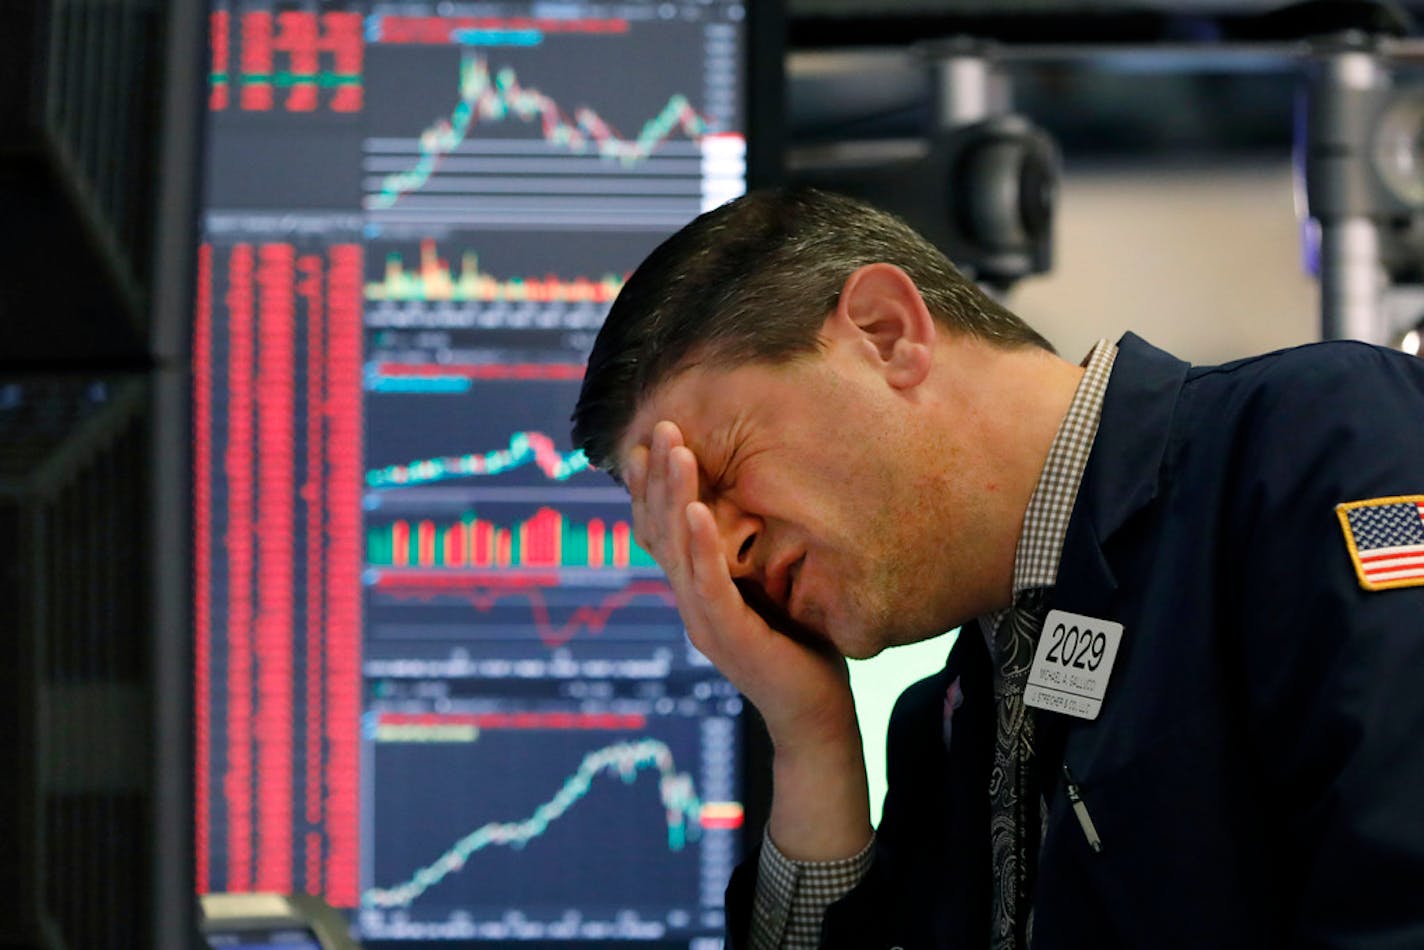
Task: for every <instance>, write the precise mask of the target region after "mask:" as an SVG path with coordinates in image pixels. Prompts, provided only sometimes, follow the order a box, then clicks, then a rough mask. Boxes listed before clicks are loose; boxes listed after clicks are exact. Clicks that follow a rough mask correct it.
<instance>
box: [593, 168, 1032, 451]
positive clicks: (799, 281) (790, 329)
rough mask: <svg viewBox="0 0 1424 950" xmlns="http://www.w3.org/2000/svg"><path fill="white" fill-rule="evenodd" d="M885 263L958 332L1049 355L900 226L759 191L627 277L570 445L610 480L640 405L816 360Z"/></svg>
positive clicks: (799, 195)
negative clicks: (689, 380)
mask: <svg viewBox="0 0 1424 950" xmlns="http://www.w3.org/2000/svg"><path fill="white" fill-rule="evenodd" d="M880 262H885V263H890V264H894V265H896V266H897V267H899V268H900V269H901V270H903V271H905V273H906V274H908V275H909V276H910V278H911V279H912V280H913V281H914V282H915V286H916V287H917V288H918V289H919V291H920V294H921V296H922V297H923V298H924V301H925V305H926V306H927V307H928V309H929V311H930V313H931V314H932V315H933V316H934V317H935V319H936V320H938V321H939V322H940V323H942V324H944V325H946V326H948V327H950V328H951V329H954V330H958V331H961V332H964V333H968V334H972V335H973V336H976V337H979V338H981V339H984V340H987V341H989V342H992V343H995V344H997V345H1001V346H1005V347H1015V346H1038V347H1042V348H1044V349H1052V348H1051V347H1050V346H1049V344H1048V343H1047V341H1045V340H1044V339H1043V337H1041V336H1039V334H1038V333H1036V332H1035V331H1034V330H1033V329H1032V328H1031V327H1029V326H1028V325H1027V324H1026V323H1024V322H1023V321H1022V320H1021V319H1019V318H1018V317H1017V316H1015V315H1014V314H1013V313H1011V312H1010V311H1008V310H1007V309H1005V308H1004V307H1003V306H1001V305H1000V304H999V303H998V302H996V301H995V300H994V299H993V298H992V297H990V296H989V295H988V294H986V293H985V292H984V291H983V290H981V289H980V288H979V287H978V286H977V285H976V284H975V283H974V282H973V281H971V280H968V279H967V278H965V277H964V276H963V275H962V274H960V273H959V271H958V270H957V269H955V267H954V265H953V264H951V263H950V262H949V259H948V258H946V257H945V256H944V255H943V254H942V253H940V251H939V250H938V249H937V248H936V247H935V246H934V245H933V244H931V243H930V242H929V241H927V240H925V239H924V238H923V237H921V236H920V235H919V234H918V233H917V232H916V231H915V230H914V229H913V228H911V227H910V226H909V225H908V224H906V223H905V222H904V221H902V220H900V219H899V218H897V217H895V216H894V215H892V214H889V213H887V212H884V211H881V210H879V209H877V208H873V207H871V206H870V205H867V204H864V203H863V202H860V201H856V200H854V199H851V198H847V197H844V196H842V195H836V194H832V193H830V192H825V191H819V190H816V189H811V188H795V189H769V190H762V191H754V192H750V193H748V194H746V195H744V196H742V197H741V198H738V199H737V200H735V201H731V202H728V203H727V204H725V205H722V206H721V207H720V208H716V209H714V210H712V211H708V212H706V213H704V214H702V215H700V216H698V217H697V218H696V219H694V220H693V221H692V222H691V223H690V224H688V225H687V226H685V227H684V228H682V230H680V231H678V232H677V233H676V234H674V235H673V236H672V237H670V238H668V239H667V240H666V241H664V242H663V243H662V244H661V245H659V246H658V247H657V248H656V249H655V250H654V251H653V252H652V254H650V255H648V258H647V259H646V260H645V261H643V263H642V264H641V265H639V267H638V269H637V270H636V271H635V272H634V273H633V275H632V276H631V277H630V278H629V279H628V282H627V283H626V284H625V285H624V287H623V289H622V291H621V292H620V293H619V295H618V299H617V300H615V301H614V303H613V307H612V309H611V310H610V312H609V314H608V319H607V320H606V321H605V322H604V324H603V328H602V330H600V331H599V334H598V338H597V340H596V341H595V342H594V345H593V353H592V355H591V356H590V357H589V361H588V371H587V373H586V374H585V376H584V381H583V388H582V391H581V392H580V393H579V400H578V405H577V407H576V408H575V409H574V413H573V441H574V444H575V445H576V446H578V447H579V448H582V449H583V450H584V452H585V453H586V454H587V455H588V457H589V460H590V461H591V462H592V463H593V464H594V465H596V466H598V467H599V468H609V469H611V468H612V465H613V463H614V461H615V458H614V455H615V453H616V451H617V448H618V443H619V442H620V440H621V439H622V437H623V434H624V432H625V431H626V430H627V427H628V426H629V425H630V424H631V423H632V420H633V417H634V415H636V413H637V410H638V407H639V405H640V404H641V402H642V400H643V399H644V397H646V396H647V394H648V393H649V392H651V391H652V389H653V388H655V387H656V386H658V385H660V384H661V383H663V382H665V381H667V379H668V378H670V377H671V376H672V375H673V374H675V373H676V372H677V371H678V370H679V369H680V368H682V367H683V366H685V365H686V364H687V363H689V362H690V361H691V360H692V359H694V358H695V359H696V360H698V361H699V362H702V363H704V364H710V365H715V366H731V365H736V364H738V363H743V362H748V361H765V362H772V363H775V362H785V361H787V360H790V359H793V358H795V357H797V356H801V355H804V354H807V353H811V352H814V351H815V350H816V348H817V346H818V339H819V331H820V329H821V327H822V325H823V324H824V323H825V320H826V316H827V314H828V313H829V312H830V311H831V310H832V309H833V308H834V307H835V303H836V298H837V296H838V295H839V293H840V290H841V287H842V286H843V285H844V284H845V281H846V279H847V278H848V277H849V276H850V275H851V273H852V272H854V271H855V270H856V269H857V268H859V267H862V266H864V265H866V264H873V263H880Z"/></svg>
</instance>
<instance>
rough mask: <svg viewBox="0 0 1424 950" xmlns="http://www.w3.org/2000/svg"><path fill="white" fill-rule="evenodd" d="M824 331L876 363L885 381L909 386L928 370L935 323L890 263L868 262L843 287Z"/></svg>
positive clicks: (906, 278)
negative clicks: (850, 345) (847, 343)
mask: <svg viewBox="0 0 1424 950" xmlns="http://www.w3.org/2000/svg"><path fill="white" fill-rule="evenodd" d="M827 323H828V326H827V328H826V329H827V331H828V332H829V333H830V334H831V335H832V336H837V337H841V338H842V339H843V340H844V341H845V342H849V343H851V344H852V345H853V346H854V347H855V348H856V349H857V351H858V352H859V353H860V354H861V355H862V356H864V357H865V358H866V359H869V360H872V361H874V362H875V363H876V365H877V369H878V370H879V371H880V372H882V373H884V374H885V376H886V379H887V381H889V382H890V384H891V385H893V386H895V387H896V388H908V387H910V386H914V385H917V384H918V383H920V382H922V381H923V380H924V378H925V377H926V376H928V375H929V369H930V361H931V360H930V357H931V355H932V353H933V351H934V342H935V337H936V335H937V333H938V328H937V326H936V324H935V320H934V317H933V316H932V315H931V314H930V312H929V308H927V307H926V306H925V301H924V298H922V297H921V296H920V291H919V288H917V287H916V286H915V282H914V281H913V280H911V279H910V275H909V274H906V273H905V272H904V271H903V270H901V269H900V268H898V267H896V266H895V265H894V264H866V265H865V266H864V267H860V268H857V269H856V270H855V271H854V272H853V273H852V274H851V275H850V276H849V277H847V278H846V282H845V284H843V285H842V286H841V293H840V297H839V299H838V300H837V301H836V311H835V313H833V314H832V315H831V317H830V319H829V320H828V321H827Z"/></svg>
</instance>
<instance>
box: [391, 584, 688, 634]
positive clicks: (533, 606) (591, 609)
mask: <svg viewBox="0 0 1424 950" xmlns="http://www.w3.org/2000/svg"><path fill="white" fill-rule="evenodd" d="M386 580H387V578H386V577H385V576H384V575H383V576H382V577H381V578H379V579H378V580H377V581H376V584H375V586H376V588H377V589H378V590H380V589H382V588H396V589H394V590H389V589H388V590H386V591H385V592H386V593H387V594H388V595H389V596H391V597H395V598H398V599H401V600H418V601H428V600H431V599H432V598H434V597H458V598H460V599H461V600H464V601H466V602H468V603H469V604H470V606H472V607H474V608H475V609H476V610H478V611H479V612H480V613H488V612H489V611H490V610H492V609H494V607H495V606H496V605H497V604H498V603H499V602H500V601H503V600H510V599H514V598H519V599H523V600H525V601H526V602H528V604H529V612H530V613H531V614H533V615H534V626H535V629H536V630H537V632H538V635H539V639H540V640H541V641H543V643H544V645H545V646H548V647H561V646H563V645H564V644H566V643H568V642H569V641H570V640H572V639H573V638H574V636H575V635H576V634H577V633H578V631H579V629H580V628H586V629H587V630H588V632H589V633H595V634H596V633H602V632H603V630H604V628H605V627H607V626H608V621H609V618H610V617H611V616H612V615H613V612H614V611H616V610H619V609H621V608H623V607H626V606H628V605H629V604H630V603H632V602H633V601H634V600H635V599H637V598H639V597H653V598H657V599H658V600H661V601H662V602H663V603H665V604H667V605H668V606H669V607H673V606H676V605H677V601H676V600H675V599H674V597H673V593H672V588H670V587H668V585H667V584H666V583H665V582H663V581H633V582H632V583H631V584H629V585H628V586H627V587H625V588H623V589H622V590H620V591H618V592H617V593H615V594H610V595H609V596H607V597H605V598H604V599H603V600H602V601H601V602H600V603H598V604H596V605H594V604H584V605H582V606H580V607H578V608H576V609H575V610H574V612H573V614H572V615H570V617H569V619H568V620H566V621H564V622H563V623H562V624H555V623H554V621H553V619H552V618H551V617H550V616H549V605H548V602H547V601H545V599H544V593H543V591H541V590H540V589H539V588H538V587H537V586H535V585H533V584H530V585H524V586H504V585H501V587H500V589H497V590H470V589H469V588H468V586H465V585H462V586H460V587H457V586H456V585H454V584H436V585H429V584H425V585H421V586H420V587H417V586H415V585H410V586H409V587H407V588H406V589H403V590H402V589H400V588H401V587H403V586H404V585H401V584H398V583H389V584H388V583H386ZM442 587H444V588H446V589H443V590H442V589H441V588H442ZM422 588H423V589H422Z"/></svg>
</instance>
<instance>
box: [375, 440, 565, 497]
mask: <svg viewBox="0 0 1424 950" xmlns="http://www.w3.org/2000/svg"><path fill="white" fill-rule="evenodd" d="M530 464H533V465H537V466H538V467H539V471H541V472H543V473H544V476H545V477H546V478H549V479H552V480H553V481H556V482H563V481H568V480H569V479H570V478H572V477H573V476H575V475H577V474H578V473H579V472H586V471H588V469H589V464H588V456H586V455H584V454H583V450H582V449H575V450H574V451H572V452H560V451H559V450H558V449H557V448H555V447H554V440H553V439H551V438H549V437H548V436H547V435H545V434H544V433H542V432H516V433H514V434H513V435H512V436H510V437H509V448H507V449H496V450H495V451H493V452H486V453H484V454H483V455H473V454H472V455H457V456H450V457H448V458H438V459H422V460H420V461H416V462H411V463H409V464H407V465H387V466H386V467H385V468H378V469H373V470H371V471H369V472H367V473H366V485H367V486H368V487H370V488H401V487H407V486H411V485H429V484H431V483H432V482H443V481H449V480H450V479H453V478H469V477H472V476H477V475H502V474H504V473H505V472H509V471H513V470H515V469H517V468H523V467H524V466H525V465H530Z"/></svg>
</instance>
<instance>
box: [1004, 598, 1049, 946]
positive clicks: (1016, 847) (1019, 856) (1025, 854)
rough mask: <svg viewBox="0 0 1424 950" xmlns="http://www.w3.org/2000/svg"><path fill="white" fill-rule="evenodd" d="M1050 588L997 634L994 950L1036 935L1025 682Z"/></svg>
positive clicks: (1025, 601)
mask: <svg viewBox="0 0 1424 950" xmlns="http://www.w3.org/2000/svg"><path fill="white" fill-rule="evenodd" d="M1052 593H1053V588H1051V587H1037V588H1033V589H1031V590H1025V591H1023V592H1022V593H1020V594H1019V595H1018V597H1017V598H1015V600H1014V605H1013V607H1012V608H1010V610H1009V612H1008V613H1007V614H1006V615H1005V616H1004V619H1003V620H1002V621H1000V623H999V627H998V630H996V631H995V634H994V660H995V666H996V675H995V677H994V710H995V728H994V770H993V772H992V773H990V776H989V839H990V854H991V857H992V859H993V863H994V867H993V872H994V909H993V910H994V913H993V919H992V924H991V930H990V936H989V946H990V947H991V948H992V950H1022V948H1025V947H1027V946H1028V944H1029V940H1030V939H1032V936H1033V893H1032V888H1033V881H1034V877H1035V872H1036V870H1037V863H1038V846H1039V842H1040V839H1041V834H1042V824H1041V823H1042V818H1041V811H1040V804H1039V798H1040V796H1041V791H1042V790H1041V788H1040V783H1039V779H1038V772H1037V770H1036V769H1035V767H1034V762H1033V746H1034V735H1033V719H1032V718H1031V717H1030V716H1029V715H1028V710H1026V709H1025V708H1024V703H1023V694H1024V684H1025V683H1026V682H1027V681H1028V671H1029V666H1030V665H1032V663H1033V654H1034V650H1035V649H1036V648H1037V646H1038V634H1039V631H1040V630H1041V629H1042V628H1043V620H1044V617H1046V616H1047V615H1048V598H1049V595H1050V594H1052Z"/></svg>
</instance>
